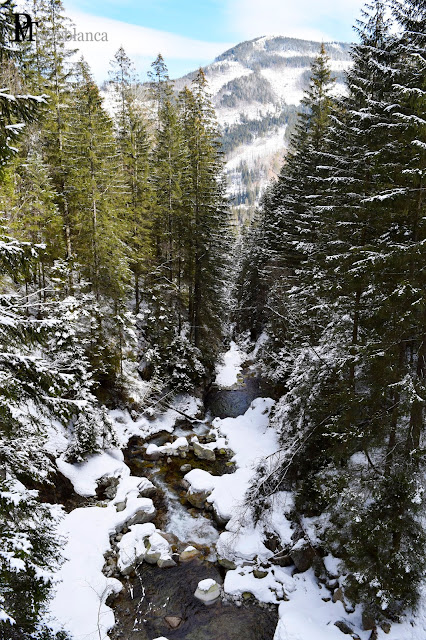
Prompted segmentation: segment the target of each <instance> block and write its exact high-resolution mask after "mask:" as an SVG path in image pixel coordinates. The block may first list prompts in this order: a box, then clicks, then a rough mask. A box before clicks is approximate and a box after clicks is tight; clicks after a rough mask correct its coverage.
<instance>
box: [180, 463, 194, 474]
mask: <svg viewBox="0 0 426 640" xmlns="http://www.w3.org/2000/svg"><path fill="white" fill-rule="evenodd" d="M191 469H192V467H191V465H190V464H183V465H182V466H181V468H180V470H181V471H182V473H188V471H191Z"/></svg>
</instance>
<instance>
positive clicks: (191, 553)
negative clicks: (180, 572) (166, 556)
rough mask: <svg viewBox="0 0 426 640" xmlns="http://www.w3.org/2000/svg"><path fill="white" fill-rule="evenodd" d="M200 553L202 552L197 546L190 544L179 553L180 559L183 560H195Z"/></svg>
mask: <svg viewBox="0 0 426 640" xmlns="http://www.w3.org/2000/svg"><path fill="white" fill-rule="evenodd" d="M199 555H200V552H199V551H198V549H196V548H195V547H192V546H189V547H186V549H184V550H183V551H182V553H181V554H180V555H179V560H180V561H181V562H189V560H193V559H194V558H196V557H197V556H199Z"/></svg>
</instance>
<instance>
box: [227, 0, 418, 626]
mask: <svg viewBox="0 0 426 640" xmlns="http://www.w3.org/2000/svg"><path fill="white" fill-rule="evenodd" d="M425 21H426V12H425V5H424V2H417V1H415V0H413V1H410V2H404V3H393V4H392V18H390V17H389V14H388V3H386V2H382V1H381V0H375V1H374V2H372V3H371V6H370V5H368V6H367V7H366V9H365V11H364V12H363V15H362V19H361V20H360V21H359V23H358V26H357V31H358V36H359V44H357V45H355V46H354V48H353V52H352V57H353V66H352V67H351V70H350V71H349V73H348V76H347V96H346V97H344V98H341V99H339V100H336V99H333V97H332V87H333V78H332V74H331V72H330V69H329V60H328V58H327V55H326V53H325V51H324V49H322V51H321V54H320V56H319V57H318V58H317V60H316V61H315V63H314V64H313V67H312V77H311V83H310V88H309V90H308V92H307V93H306V95H305V98H304V100H303V103H302V104H303V106H304V107H305V110H304V113H303V115H301V116H300V118H299V122H298V125H297V129H296V132H295V134H294V136H293V139H292V146H291V152H290V154H289V155H288V157H287V161H286V163H285V164H284V165H283V167H282V170H281V173H280V175H279V178H278V180H277V181H276V182H273V183H272V184H271V185H270V187H269V189H268V190H267V192H266V194H265V196H264V198H263V201H262V205H261V207H260V208H259V211H258V213H257V217H256V219H255V221H254V222H253V224H252V225H251V226H250V227H249V228H248V229H247V231H246V233H245V236H244V240H243V252H242V258H241V268H240V274H239V278H238V283H237V295H238V305H239V306H238V311H237V313H236V316H235V317H236V320H237V324H238V327H239V330H240V331H242V332H244V331H247V332H250V333H251V337H252V338H253V339H256V338H259V336H260V335H261V337H262V339H261V348H260V351H259V355H260V360H261V366H262V370H263V374H264V375H266V376H267V377H268V378H269V379H270V380H272V381H273V382H274V383H275V384H276V385H277V387H278V389H280V390H281V398H280V400H279V401H278V403H277V405H276V407H275V410H274V416H273V418H272V422H273V424H274V425H275V428H276V429H277V430H278V433H279V436H280V443H281V449H280V454H279V456H277V457H276V459H275V460H274V462H273V464H272V465H268V464H266V463H265V464H263V465H261V466H260V467H259V470H258V476H257V478H256V481H255V482H254V483H253V485H252V488H251V490H250V492H249V504H250V506H251V508H252V510H253V514H254V517H255V518H257V519H258V518H261V517H262V513H263V512H264V511H265V509H268V508H269V506H270V501H271V497H273V496H274V495H275V494H276V493H277V492H278V493H279V492H280V491H288V490H292V491H294V493H295V511H294V514H293V517H294V521H295V524H296V525H298V526H300V525H301V522H302V521H303V520H305V523H306V522H309V530H310V535H311V543H310V544H313V545H314V546H315V547H318V546H322V547H323V548H324V549H325V550H326V551H327V552H330V553H332V554H333V555H337V556H338V557H339V558H342V560H343V562H344V566H345V569H346V573H347V575H346V578H345V580H344V582H343V587H344V594H345V597H346V598H348V600H349V601H351V602H352V603H356V602H360V601H362V602H363V603H364V606H365V610H366V611H367V612H368V613H369V614H371V615H372V616H373V618H375V619H376V620H379V621H381V620H383V619H388V620H389V619H390V620H397V619H398V617H399V616H400V615H401V613H402V612H403V611H404V609H405V608H406V607H408V606H410V605H414V604H415V603H416V602H417V600H418V598H419V588H420V586H419V585H420V584H421V583H422V580H423V577H424V563H423V558H424V540H425V520H424V511H423V493H424V465H423V462H424V460H423V457H424V456H423V454H424V405H425V400H426V387H425V382H426V381H425V373H426V368H425V364H426V363H425V345H426V342H425V319H426V316H425V311H426V306H425V285H426V282H425V258H426V255H425V231H426V229H425V199H424V198H425V184H424V174H425V167H426V153H425V152H426V122H425V115H426V111H425V108H426V102H425V80H426V66H425V65H426V22H425ZM395 27H396V28H395ZM302 526H303V525H302ZM305 526H306V524H305ZM312 540H315V541H316V542H315V543H313V542H312ZM305 543H306V544H308V543H309V536H308V537H306V536H305ZM284 637H286V636H284ZM372 637H373V636H372ZM374 637H377V636H374ZM401 637H402V636H401Z"/></svg>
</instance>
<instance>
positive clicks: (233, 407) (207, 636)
mask: <svg viewBox="0 0 426 640" xmlns="http://www.w3.org/2000/svg"><path fill="white" fill-rule="evenodd" d="M259 390H260V385H259V381H258V380H257V379H256V378H254V377H248V378H246V379H245V380H244V383H243V385H241V388H237V389H232V390H220V389H218V388H216V389H214V388H213V389H212V390H211V391H210V393H209V394H208V396H207V398H206V402H205V406H206V410H207V411H208V412H209V413H210V415H212V416H213V417H216V416H217V417H220V418H225V417H237V416H239V415H242V414H243V413H245V412H246V411H247V409H248V408H249V406H250V403H251V402H252V401H253V400H254V398H256V397H258V396H259ZM188 426H189V425H188ZM185 435H187V437H188V439H189V438H190V437H191V435H192V434H191V432H190V431H189V432H188V433H185ZM167 440H170V434H161V435H160V436H157V437H156V438H153V439H152V441H156V443H157V444H163V442H164V441H167ZM140 444H141V443H140V442H138V441H137V439H134V440H133V439H132V441H130V442H129V447H128V449H127V450H126V451H125V460H126V463H127V464H128V465H129V466H130V468H131V472H132V475H137V476H142V475H144V476H148V477H150V478H151V479H152V481H153V482H154V483H155V477H156V475H158V476H159V477H160V478H161V484H160V483H158V486H159V487H161V491H160V492H159V495H158V496H157V499H154V502H156V501H158V500H160V502H159V503H158V504H156V506H157V509H158V511H159V513H158V518H159V520H158V521H157V522H156V525H157V527H159V526H161V528H165V527H166V525H167V519H168V514H167V509H168V508H173V506H172V504H173V500H171V497H172V496H174V498H175V501H176V498H178V499H180V503H181V504H179V505H178V506H179V507H180V509H181V510H182V509H183V508H184V507H183V506H182V503H184V502H185V500H184V497H183V496H184V493H185V490H182V485H181V481H182V478H183V475H184V473H183V472H181V471H180V466H181V465H182V464H184V463H188V462H189V463H190V464H191V466H192V467H193V468H195V467H198V468H202V469H205V470H206V471H209V472H210V473H212V474H214V475H222V474H223V473H229V472H232V471H233V469H232V468H230V467H229V466H227V460H226V458H222V459H221V458H219V459H217V460H216V461H215V462H208V461H205V460H198V459H197V458H195V456H194V455H193V454H191V453H190V452H188V454H187V456H186V458H185V459H182V458H173V459H172V460H171V461H170V460H169V462H168V463H166V461H165V460H164V459H162V460H159V461H158V462H155V463H152V462H147V461H145V460H143V458H142V456H141V455H138V447H139V451H140V450H141V447H140ZM228 464H229V463H228ZM164 486H166V494H165V493H164ZM159 496H160V497H159ZM161 496H162V498H161ZM161 501H162V502H161ZM175 508H176V507H175ZM185 508H187V510H188V514H185V515H187V516H188V515H189V514H190V513H193V512H194V511H197V513H196V514H194V515H196V516H198V520H197V521H198V522H200V516H201V520H202V519H203V518H202V512H201V511H199V510H194V509H191V505H189V504H188V503H187V504H186V505H185ZM176 513H178V509H177V508H176ZM169 515H170V514H169ZM205 515H206V516H207V517H209V516H210V517H211V515H210V514H207V513H206V514H205ZM176 533H177V532H176ZM182 542H187V541H186V540H185V541H183V540H182ZM184 546H185V545H184ZM195 546H197V547H198V548H199V549H200V551H201V556H200V558H196V559H194V560H192V561H190V562H187V563H180V564H178V565H177V566H175V567H169V568H167V569H160V568H158V567H157V566H152V565H148V564H147V563H145V562H144V563H142V564H141V565H139V567H137V569H136V572H135V574H133V575H131V576H130V577H128V578H126V579H123V584H124V588H123V590H122V591H121V593H120V594H119V595H118V596H117V597H116V598H115V599H114V600H113V601H112V602H111V603H110V605H111V606H112V607H113V609H114V613H115V617H116V620H117V624H116V626H115V628H114V629H113V630H112V631H111V632H110V636H111V638H112V640H124V639H125V640H153V639H154V638H159V637H162V636H163V637H165V638H168V640H273V637H274V633H275V628H276V625H277V622H278V615H277V609H276V607H265V606H263V605H261V604H260V603H257V602H256V601H255V600H254V599H253V598H251V599H249V600H247V601H246V602H243V603H242V604H241V605H240V606H237V605H236V604H235V603H233V602H227V601H218V602H216V603H214V604H212V605H209V606H206V605H205V604H203V603H202V602H200V601H198V600H197V599H196V598H195V597H194V592H195V590H196V588H197V584H198V582H199V581H200V580H204V579H206V578H213V579H214V580H216V581H217V582H218V583H220V584H222V583H223V580H224V577H225V573H226V572H225V569H223V568H222V567H220V566H219V565H218V564H216V563H213V562H208V561H207V560H206V557H209V553H211V551H214V549H210V548H208V547H204V548H203V547H202V545H195ZM209 559H210V557H209ZM168 616H174V617H177V618H179V619H180V620H181V621H180V623H179V626H178V627H177V628H171V626H170V625H169V624H168V622H167V620H166V619H165V618H166V617H168Z"/></svg>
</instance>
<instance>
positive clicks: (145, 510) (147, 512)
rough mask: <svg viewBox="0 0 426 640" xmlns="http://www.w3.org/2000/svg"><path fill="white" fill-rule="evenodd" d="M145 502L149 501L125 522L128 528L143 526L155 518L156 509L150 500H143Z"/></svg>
mask: <svg viewBox="0 0 426 640" xmlns="http://www.w3.org/2000/svg"><path fill="white" fill-rule="evenodd" d="M145 500H147V501H148V500H149V503H148V502H147V503H146V504H145V505H143V506H142V507H141V508H140V509H138V511H136V513H135V514H134V515H133V516H132V517H131V518H130V519H129V520H128V521H127V522H126V525H127V526H128V527H131V526H132V525H133V524H145V522H151V521H152V520H153V519H154V518H155V516H156V513H157V511H156V509H155V507H154V505H153V504H152V500H150V499H149V498H145Z"/></svg>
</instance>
